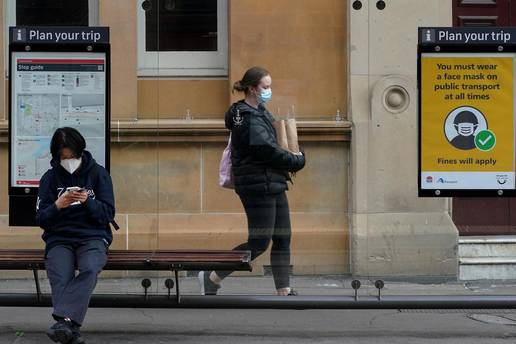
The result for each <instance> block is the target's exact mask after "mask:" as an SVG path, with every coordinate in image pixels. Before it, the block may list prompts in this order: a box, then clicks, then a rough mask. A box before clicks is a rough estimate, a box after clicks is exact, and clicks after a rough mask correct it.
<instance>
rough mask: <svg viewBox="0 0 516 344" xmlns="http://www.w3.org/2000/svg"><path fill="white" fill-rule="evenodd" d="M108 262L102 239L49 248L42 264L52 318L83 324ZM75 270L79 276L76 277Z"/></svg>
mask: <svg viewBox="0 0 516 344" xmlns="http://www.w3.org/2000/svg"><path fill="white" fill-rule="evenodd" d="M106 261H107V247H106V244H105V243H104V241H103V240H101V239H99V240H87V241H84V242H80V243H74V244H59V245H56V246H54V247H52V248H51V249H50V251H48V254H47V259H46V261H45V265H46V269H47V275H48V279H49V280H50V287H51V289H52V305H53V306H54V312H53V315H54V316H58V317H61V318H70V319H72V320H73V321H75V322H76V323H77V324H79V325H82V322H83V321H84V317H85V316H86V311H87V310H88V304H89V303H90V297H91V294H92V293H93V289H95V286H96V285H97V275H98V274H99V273H100V271H102V268H103V267H104V265H106ZM75 267H77V269H78V270H79V274H78V275H77V276H75Z"/></svg>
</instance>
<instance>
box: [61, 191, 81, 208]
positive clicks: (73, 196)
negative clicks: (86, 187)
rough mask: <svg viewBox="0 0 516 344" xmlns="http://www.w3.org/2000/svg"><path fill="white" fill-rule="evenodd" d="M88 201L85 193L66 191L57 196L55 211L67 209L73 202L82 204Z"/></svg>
mask: <svg viewBox="0 0 516 344" xmlns="http://www.w3.org/2000/svg"><path fill="white" fill-rule="evenodd" d="M87 199H88V193H87V192H86V191H82V192H79V191H66V192H63V193H62V194H61V196H59V198H58V199H57V200H56V202H55V204H56V207H57V209H64V208H68V207H69V206H70V205H71V204H72V203H74V202H77V201H78V202H81V203H84V202H86V200H87Z"/></svg>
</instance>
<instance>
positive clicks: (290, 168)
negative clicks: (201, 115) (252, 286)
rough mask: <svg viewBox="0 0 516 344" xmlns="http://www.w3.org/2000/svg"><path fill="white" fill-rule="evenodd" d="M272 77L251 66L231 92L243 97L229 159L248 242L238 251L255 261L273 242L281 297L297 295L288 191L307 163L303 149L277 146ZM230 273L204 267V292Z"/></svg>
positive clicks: (231, 123)
mask: <svg viewBox="0 0 516 344" xmlns="http://www.w3.org/2000/svg"><path fill="white" fill-rule="evenodd" d="M271 84H272V79H271V76H270V74H269V72H268V71H267V70H265V69H264V68H261V67H253V68H251V69H249V70H248V71H247V72H246V73H245V74H244V76H243V78H242V80H240V81H237V82H236V83H235V84H234V86H233V91H238V92H243V93H244V95H245V98H244V99H242V100H240V101H238V102H236V103H234V104H233V105H231V107H230V108H229V110H228V111H227V113H226V117H225V121H226V128H228V129H229V130H231V145H232V146H231V148H232V152H231V163H232V169H233V175H234V182H235V191H236V193H237V194H238V196H239V197H240V200H241V201H242V205H243V206H244V209H245V213H246V215H247V224H248V240H247V242H245V243H243V244H241V245H238V246H237V247H235V248H234V250H250V251H251V259H252V260H254V259H256V258H257V257H258V256H259V255H261V254H262V253H263V252H265V251H266V250H267V248H268V246H269V244H270V242H271V241H272V249H271V267H272V275H273V277H274V284H275V286H276V291H277V294H278V295H297V293H296V292H295V290H293V289H292V288H291V286H290V274H289V267H290V237H291V227H290V213H289V207H288V201H287V196H286V194H285V191H286V190H287V189H288V186H287V180H288V179H289V172H297V171H299V170H301V169H302V168H303V167H304V165H305V157H304V154H303V153H297V154H294V153H291V152H289V151H287V150H284V149H282V148H280V147H279V145H278V142H277V139H276V132H275V130H274V127H273V122H274V118H273V116H272V115H271V113H270V112H269V111H268V110H267V108H266V107H265V103H267V101H269V100H270V99H271V97H272V89H271ZM230 273H231V272H230V271H211V272H207V271H201V272H200V273H199V282H200V286H201V294H203V295H216V294H217V290H218V289H219V288H220V285H221V282H222V280H223V279H224V278H225V277H226V276H228V275H229V274H230Z"/></svg>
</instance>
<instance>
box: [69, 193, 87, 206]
mask: <svg viewBox="0 0 516 344" xmlns="http://www.w3.org/2000/svg"><path fill="white" fill-rule="evenodd" d="M72 194H73V195H72V196H73V197H74V198H75V200H76V201H79V202H81V203H82V204H84V202H86V200H87V199H88V192H86V191H80V192H79V191H72Z"/></svg>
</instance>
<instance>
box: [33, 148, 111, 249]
mask: <svg viewBox="0 0 516 344" xmlns="http://www.w3.org/2000/svg"><path fill="white" fill-rule="evenodd" d="M51 166H52V168H51V169H50V170H48V171H47V172H46V173H45V174H44V175H43V177H41V180H40V185H39V192H38V201H37V205H36V211H37V212H36V221H37V223H38V225H39V226H40V227H41V228H43V229H44V232H43V236H42V237H43V240H44V241H45V243H46V247H45V251H46V252H48V251H49V250H50V249H51V248H52V247H53V246H55V245H56V244H58V243H71V244H73V243H76V242H80V241H84V240H89V239H104V240H105V242H106V244H107V245H109V244H111V241H112V240H113V235H112V233H111V228H110V227H109V223H110V222H111V221H113V219H114V216H115V200H114V196H113V184H112V182H111V177H110V175H109V173H108V172H107V171H106V169H104V168H103V167H102V166H100V165H98V164H97V163H96V162H95V160H94V159H93V157H92V156H91V153H90V152H88V151H84V153H83V155H82V162H81V166H80V167H79V169H77V171H75V172H74V173H73V174H70V173H69V172H68V171H67V170H65V169H64V168H63V167H62V166H61V163H60V161H59V160H55V159H52V161H51ZM71 186H79V187H83V188H85V189H86V190H87V192H88V199H87V200H86V202H85V203H84V204H77V205H70V206H69V207H68V208H64V209H61V210H59V209H57V207H56V205H55V201H56V200H57V198H58V197H59V195H61V193H62V192H65V191H66V188H67V187H71Z"/></svg>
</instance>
